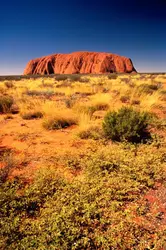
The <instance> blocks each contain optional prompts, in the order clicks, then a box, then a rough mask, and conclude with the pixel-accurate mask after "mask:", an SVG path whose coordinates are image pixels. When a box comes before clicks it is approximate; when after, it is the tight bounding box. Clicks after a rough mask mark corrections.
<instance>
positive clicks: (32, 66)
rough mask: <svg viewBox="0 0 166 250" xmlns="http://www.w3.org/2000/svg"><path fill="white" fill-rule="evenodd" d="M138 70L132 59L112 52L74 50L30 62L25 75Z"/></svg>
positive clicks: (129, 71)
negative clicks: (69, 52)
mask: <svg viewBox="0 0 166 250" xmlns="http://www.w3.org/2000/svg"><path fill="white" fill-rule="evenodd" d="M113 72H117V73H132V72H136V70H135V68H134V66H133V63H132V61H131V59H129V58H127V57H124V56H119V55H115V54H111V53H100V52H73V53H71V54H54V55H49V56H44V57H41V58H37V59H33V60H31V61H29V62H28V64H27V66H26V68H25V70H24V75H33V74H78V73H80V74H89V73H92V74H103V73H113Z"/></svg>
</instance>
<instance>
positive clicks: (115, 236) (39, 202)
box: [0, 144, 165, 250]
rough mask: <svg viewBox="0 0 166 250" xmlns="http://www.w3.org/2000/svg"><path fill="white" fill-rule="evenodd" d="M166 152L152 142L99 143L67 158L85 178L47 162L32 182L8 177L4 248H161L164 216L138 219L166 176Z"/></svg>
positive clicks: (3, 195)
mask: <svg viewBox="0 0 166 250" xmlns="http://www.w3.org/2000/svg"><path fill="white" fill-rule="evenodd" d="M145 154H146V157H145ZM73 157H74V158H73ZM163 157H164V154H163V153H162V151H161V152H160V151H158V152H157V154H154V153H153V150H152V149H151V147H149V146H144V147H143V148H137V154H135V151H133V150H132V148H130V147H128V146H127V147H126V146H117V145H115V146H112V148H111V150H110V146H102V145H97V144H94V145H92V146H91V148H90V149H89V150H88V151H85V152H81V151H79V154H78V155H77V158H76V155H75V156H72V155H68V157H67V158H66V157H65V158H64V162H63V164H64V166H65V165H66V166H67V167H68V168H71V167H72V168H77V169H78V168H79V169H81V170H82V176H83V178H77V177H75V178H74V179H73V180H72V182H71V181H67V180H66V179H65V177H64V176H63V175H62V174H61V173H58V172H57V171H55V169H53V168H45V169H43V170H42V169H41V170H40V172H39V173H38V174H37V175H36V178H35V179H34V181H33V183H31V184H29V185H28V186H27V185H26V184H25V181H24V179H18V178H17V179H13V180H9V181H8V180H6V181H3V183H1V186H0V189H1V190H0V191H1V192H0V213H1V220H0V225H1V231H0V247H1V249H14V248H16V249H32V248H34V249H110V248H112V249H134V248H136V249H139V250H141V249H148V248H149V249H160V247H162V246H163V244H164V239H165V237H164V230H163V229H162V227H161V228H160V226H159V224H158V223H157V222H158V220H160V219H157V218H156V215H155V214H150V216H149V217H148V219H144V221H143V222H142V223H141V224H138V223H137V218H140V216H143V215H142V213H141V214H140V211H142V210H141V209H142V205H141V204H139V203H138V202H137V201H138V199H139V197H140V196H141V194H143V193H145V192H147V191H148V190H149V188H151V187H153V186H154V184H155V182H156V181H157V182H161V181H163V180H164V179H165V176H164V175H163V167H164V162H163V160H164V158H163ZM59 160H60V161H61V164H62V158H61V159H59ZM156 163H157V165H156ZM55 164H56V163H55ZM57 164H58V162H57ZM132 204H135V206H134V208H132ZM145 208H146V207H145ZM146 209H147V208H146ZM145 213H146V211H145ZM149 213H150V212H149ZM141 218H142V217H141ZM145 218H146V217H145ZM147 221H148V223H149V222H151V223H156V224H155V225H156V226H155V227H154V226H153V224H152V225H151V226H148V227H147ZM152 245H153V247H152Z"/></svg>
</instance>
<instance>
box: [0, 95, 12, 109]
mask: <svg viewBox="0 0 166 250" xmlns="http://www.w3.org/2000/svg"><path fill="white" fill-rule="evenodd" d="M12 104H13V98H12V97H10V96H5V95H4V96H3V95H2V96H1V95H0V113H10V111H11V107H12Z"/></svg>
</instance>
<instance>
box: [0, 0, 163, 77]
mask: <svg viewBox="0 0 166 250" xmlns="http://www.w3.org/2000/svg"><path fill="white" fill-rule="evenodd" d="M0 8H1V14H0V32H1V35H0V75H10V74H22V73H23V70H24V68H25V66H26V63H27V62H28V61H29V60H30V59H33V58H36V57H40V56H44V55H49V54H54V53H70V52H73V51H99V52H110V53H115V54H119V55H123V56H127V57H130V58H131V59H132V61H133V63H134V66H135V68H136V69H137V71H139V72H166V1H165V0H151V1H146V0H144V1H143V0H138V1H137V0H133V1H131V0H125V1H122V0H113V1H111V0H109V1H105V0H100V1H97V0H96V1H95V0H94V1H92V0H88V1H87V0H77V1H76V0H68V1H67V0H60V1H56V0H47V1H46V0H45V1H42V0H40V1H38V0H36V1H35V0H33V1H32V0H28V1H25V2H24V1H23V0H22V1H18V0H8V1H3V0H2V1H1V6H0Z"/></svg>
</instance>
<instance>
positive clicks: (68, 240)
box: [0, 73, 166, 250]
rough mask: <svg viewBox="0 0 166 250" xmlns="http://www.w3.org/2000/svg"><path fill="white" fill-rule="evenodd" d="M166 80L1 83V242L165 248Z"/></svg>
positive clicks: (63, 247) (59, 78)
mask: <svg viewBox="0 0 166 250" xmlns="http://www.w3.org/2000/svg"><path fill="white" fill-rule="evenodd" d="M165 79H166V78H165V76H164V75H150V74H149V75H148V74H143V75H141V74H131V75H127V74H114V73H113V74H108V75H52V76H42V77H39V76H34V77H32V76H31V77H29V76H28V77H25V78H24V77H16V79H12V78H11V79H10V78H9V79H6V80H3V81H1V82H0V92H1V95H0V132H1V136H0V228H1V230H0V249H2V250H3V249H5V250H8V249H9V250H10V249H19V250H25V249H41V250H43V249H50V250H51V249H55V250H68V249H72V250H79V249H89V250H90V249H94V250H95V249H99V250H110V249H111V250H129V249H133V250H135V249H136V250H145V249H146V250H147V249H151V250H152V249H153V250H160V249H164V247H165V244H166V242H165V239H166V224H165V219H166V216H165V215H166V212H165V197H164V194H165V192H166V191H165V181H166V169H165V162H166V154H165V152H166V139H165V138H166V120H165V115H166V106H165V93H166V82H165ZM11 83H12V84H11ZM18 113H19V114H18ZM38 118H40V119H38ZM30 119H32V120H31V121H27V120H30ZM66 128H67V129H66ZM56 130H58V131H56ZM154 194H156V197H157V198H156V200H155V199H154Z"/></svg>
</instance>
